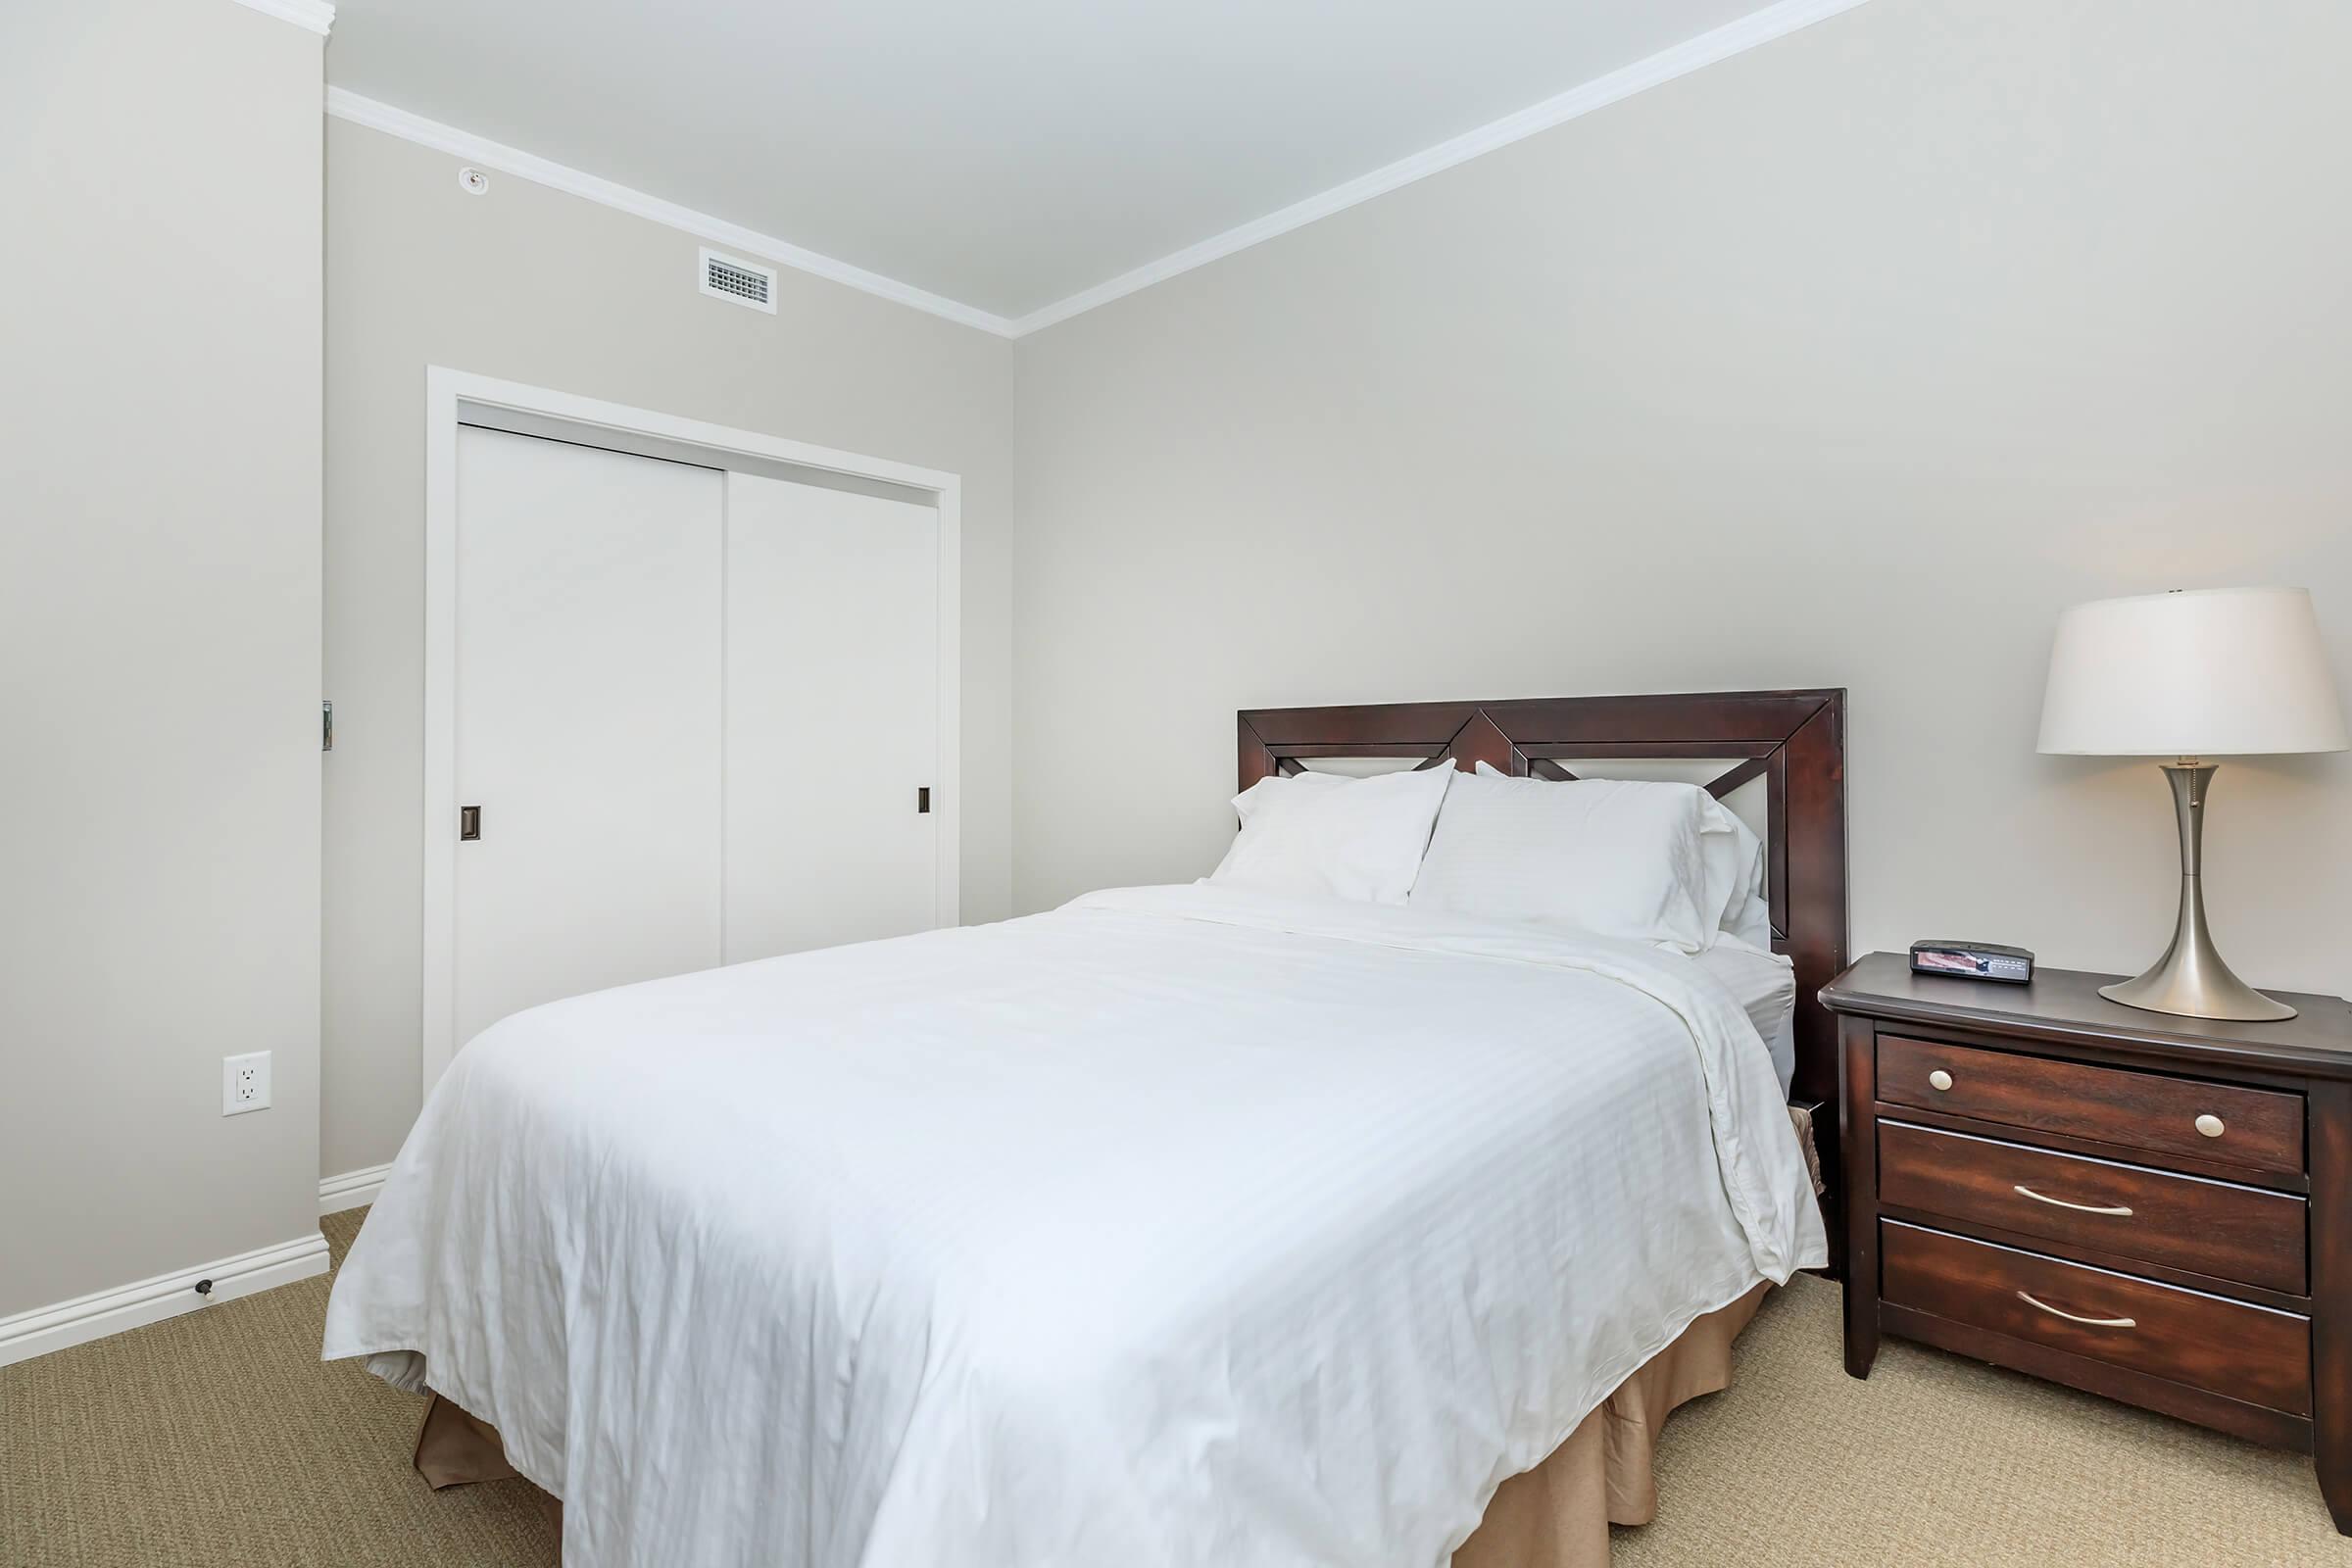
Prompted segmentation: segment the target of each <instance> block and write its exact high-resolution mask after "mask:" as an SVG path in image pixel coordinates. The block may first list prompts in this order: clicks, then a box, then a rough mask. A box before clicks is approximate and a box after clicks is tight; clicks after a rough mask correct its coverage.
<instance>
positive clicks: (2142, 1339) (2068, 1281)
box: [1879, 1220, 2311, 1415]
mask: <svg viewBox="0 0 2352 1568" xmlns="http://www.w3.org/2000/svg"><path fill="white" fill-rule="evenodd" d="M1879 1233H1880V1256H1881V1264H1882V1268H1883V1270H1884V1280H1885V1283H1884V1285H1883V1287H1882V1291H1881V1294H1882V1295H1883V1296H1884V1298H1885V1299H1887V1301H1889V1302H1891V1303H1893V1304H1894V1305H1897V1306H1907V1307H1910V1308H1912V1309H1914V1310H1916V1311H1921V1312H1928V1313H1932V1314H1934V1315H1936V1316H1937V1317H1942V1318H1949V1319H1951V1320H1953V1321H1955V1322H1960V1323H1967V1324H1972V1325H1974V1326H1976V1327H1978V1328H1981V1329H1988V1330H1990V1331H1991V1332H1993V1333H1995V1334H2003V1335H2007V1336H2008V1337H2009V1338H2011V1339H2015V1340H2024V1341H2028V1342H2030V1343H2032V1344H2035V1345H2043V1346H2047V1347H2049V1348H2052V1349H2057V1350H2065V1351H2068V1352H2070V1353H2072V1354H2075V1355H2080V1356H2086V1357H2089V1358H2090V1359H2092V1360H2096V1361H2104V1362H2106V1363H2108V1364H2109V1365H2112V1366H2119V1367H2126V1368H2129V1369H2131V1370H2132V1371H2135V1372H2141V1373H2145V1374H2147V1375H2148V1376H2150V1377H2158V1378H2163V1379H2166V1380H2168V1381H2170V1382H2173V1383H2180V1384H2184V1385H2186V1386H2188V1387H2190V1388H2195V1389H2202V1390H2205V1391H2206V1392H2208V1393H2212V1394H2219V1395H2222V1396H2224V1397H2228V1398H2231V1399H2238V1400H2242V1401H2244V1402H2246V1403H2249V1404H2258V1405H2262V1406H2265V1407H2267V1408H2269V1409H2273V1410H2280V1411H2284V1412H2286V1413H2287V1414H2290V1415H2308V1414H2309V1413H2310V1412H2311V1320H2310V1319H2309V1318H2306V1317H2302V1316H2299V1315H2298V1314H2296V1313H2293V1312H2279V1311H2274V1310H2272V1309H2271V1308H2269V1307H2262V1306H2249V1305H2247V1304H2246V1303H2244V1302H2242V1301H2231V1300H2225V1299H2223V1298H2221V1297H2218V1296H2207V1295H2205V1294H2204V1293H2203V1292H2200V1291H2184V1290H2178V1289H2176V1288H2174V1287H2173V1286H2170V1285H2158V1284H2157V1283H2155V1282H2154V1281H2153V1280H2143V1279H2136V1278H2133V1277H2132V1276H2131V1275H2129V1274H2115V1273H2110V1272H2108V1271H2107V1270H2105V1269H2095V1268H2088V1267H2085V1266H2083V1265H2082V1264H2080V1263H2069V1262H2065V1261H2063V1260H2061V1259H2059V1258H2054V1257H2044V1256H2042V1255H2041V1254H2039V1253H2037V1252H2024V1251H2019V1250H2017V1249H2015V1248H2009V1247H1995V1246H1993V1245H1992V1244H1990V1243H1989V1242H1972V1241H1970V1240H1968V1239H1967V1238H1965V1237H1960V1236H1947V1235H1945V1234H1944V1233H1943V1232H1941V1231H1931V1230H1922V1229H1920V1228H1919V1227H1917V1226H1914V1225H1905V1224H1903V1223H1901V1222H1900V1221H1897V1220H1885V1221H1882V1222H1881V1223H1880V1226H1879Z"/></svg>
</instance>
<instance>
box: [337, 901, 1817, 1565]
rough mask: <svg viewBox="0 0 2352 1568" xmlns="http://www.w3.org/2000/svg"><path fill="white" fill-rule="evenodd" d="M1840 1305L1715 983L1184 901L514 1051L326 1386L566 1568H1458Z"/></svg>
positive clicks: (443, 1098)
mask: <svg viewBox="0 0 2352 1568" xmlns="http://www.w3.org/2000/svg"><path fill="white" fill-rule="evenodd" d="M1823 1257H1824V1242H1823V1233H1822V1226H1821V1219H1820V1215H1819V1211H1818V1209H1817V1208H1816V1206H1815V1204H1814V1201H1813V1199H1812V1194H1811V1190H1810V1188H1809V1186H1808V1184H1807V1181H1806V1177H1805V1172H1804V1170H1803V1167H1802V1161H1801V1158H1800V1156H1799V1152H1798V1150H1797V1147H1796V1144H1795V1140H1794V1137H1793V1135H1792V1134H1791V1132H1790V1129H1789V1119H1788V1116H1787V1114H1786V1112H1785V1111H1784V1110H1783V1108H1782V1103H1781V1095H1780V1093H1779V1086H1778V1084H1777V1083H1776V1082H1775V1079H1774V1077H1773V1070H1772V1067H1771V1064H1770V1062H1769V1060H1768V1059H1767V1056H1766V1053H1765V1049H1764V1046H1763V1043H1762V1042H1761V1041H1760V1040H1759V1039H1758V1038H1757V1036H1756V1032H1755V1028H1754V1026H1753V1025H1752V1024H1750V1023H1749V1021H1748V1019H1747V1017H1746V1015H1745V1014H1744V1013H1743V1012H1742V1011H1741V1010H1740V1007H1739V1006H1738V1005H1736V1004H1735V1003H1734V1002H1733V1001H1732V1000H1731V998H1730V997H1729V996H1728V995H1726V994H1725V993H1724V992H1723V991H1722V990H1721V989H1720V988H1719V987H1717V986H1715V985H1714V984H1712V983H1711V982H1709V981H1707V980H1706V979H1705V977H1704V976H1703V975H1702V974H1701V973H1700V972H1699V971H1698V969H1697V968H1696V966H1694V965H1692V964H1691V963H1690V962H1689V960H1687V959H1683V958H1680V957H1677V956H1670V955H1664V954H1658V953H1654V952H1651V951H1649V950H1647V949H1644V948H1640V947H1635V946H1631V945H1627V944H1623V943H1612V942H1601V941H1595V940H1591V939H1581V938H1571V937H1568V936H1563V935H1559V934H1556V933H1545V932H1542V931H1538V930H1535V929H1533V928H1529V927H1525V926H1496V925H1482V924H1476V923H1471V922H1465V921H1461V920H1457V919H1450V918H1445V917H1433V916H1431V915H1429V914H1427V913H1419V914H1416V913H1413V912H1411V911H1408V910H1403V909H1389V908H1376V907H1368V906H1343V905H1337V904H1320V903H1306V902H1300V901H1294V900H1284V899H1276V898H1271V897H1267V896H1263V895H1250V894H1238V893H1233V892H1228V891H1222V890H1218V889H1213V888H1209V887H1205V886H1199V887H1184V888H1143V889H1130V890H1126V891H1121V892H1113V893H1100V894H1094V895H1090V896H1088V897H1086V898H1083V899H1080V900H1078V901H1077V902H1075V903H1074V904H1072V905H1070V906H1068V907H1065V908H1063V909H1060V910H1058V911H1056V912H1054V913H1052V914H1047V915H1040V916H1036V917H1033V918H1029V919H1023V920H1013V921H1008V922H1005V923H1004V924H1001V925H993V926H980V927H971V928H965V929H961V930H952V931H940V932H934V933H930V934H927V935H923V936H917V937H909V938H905V939H903V940H899V941H894V942H881V943H872V944H867V945H864V946H859V947H851V948H839V949H833V950H830V951H827V952H821V953H810V954H804V955H799V956H793V957H787V958H777V959H771V960H768V961H766V962H761V963H751V964H743V965H739V966H737V967H734V968H728V969H716V970H711V971H710V972H708V973H703V974H695V975H687V976H683V977H680V978H678V979H674V980H663V981H657V982H653V983H650V984H646V985H640V986H632V987H627V988H624V989H621V990H618V991H611V992H605V993H602V994H600V995H596V996H589V997H581V998H577V999H575V1000H572V1001H569V1002H562V1003H557V1004H554V1005H549V1006H545V1007H538V1008H534V1009H533V1010H531V1011H528V1012H524V1013H520V1014H517V1015H516V1016H515V1017H512V1018H509V1019H507V1020H506V1021H504V1022H503V1023H500V1024H498V1025H497V1026H496V1027H494V1028H492V1029H489V1030H487V1031H485V1032H484V1033H483V1034H482V1035H481V1036H480V1037H479V1038H478V1039H476V1040H475V1041H474V1042H473V1043H472V1044H471V1045H470V1046H468V1047H467V1048H466V1050H465V1051H464V1052H463V1053H461V1054H459V1056H458V1059H457V1062H456V1064H455V1065H454V1066H453V1067H452V1068H451V1070H450V1071H449V1073H448V1074H447V1075H446V1076H445V1077H444V1078H443V1080H442V1082H441V1084H440V1085H439V1087H438V1088H437V1089H436V1090H435V1091H434V1092H433V1095H432V1097H431V1099H430V1101H429V1103H427V1104H426V1105H425V1107H424V1113H423V1115H422V1116H421V1118H420V1119H419V1120H418V1122H417V1128H416V1130H415V1131H414V1132H413V1133H412V1134H411V1135H410V1137H409V1141H408V1145H407V1147H406V1148H404V1149H403V1150H402V1151H401V1153H400V1158H399V1160H398V1161H397V1162H396V1163H395V1165H394V1166H393V1169H392V1173H391V1176H390V1178H389V1180H388V1181H387V1182H386V1184H385V1187H384V1191H383V1195H382V1197H381V1198H380V1199H379V1200H378V1201H377V1202H376V1204H375V1208H374V1210H373V1212H372V1213H371V1214H370V1215H369V1216H368V1224H367V1227H366V1229H365V1230H364V1231H363V1232H362V1234H361V1236H360V1239H359V1241H358V1243H357V1245H355V1246H354V1247H353V1249H352V1251H351V1254H350V1256H349V1258H348V1259H347V1260H346V1261H345V1263H344V1265H343V1269H342V1273H341V1275H340V1277H339V1278H338V1279H337V1281H336V1283H335V1290H334V1298H333V1300H332V1303H331V1304H330V1306H329V1308H328V1313H327V1324H326V1343H325V1351H324V1353H325V1354H326V1355H327V1356H328V1357H330V1358H331V1357H339V1356H349V1355H359V1354H367V1353H374V1355H375V1359H374V1360H373V1362H372V1363H371V1365H372V1366H373V1367H374V1369H375V1370H377V1371H378V1372H380V1373H382V1374H383V1375H385V1376H387V1377H388V1378H390V1379H392V1380H393V1381H395V1382H398V1383H401V1384H403V1385H404V1386H407V1387H412V1388H414V1387H417V1386H419V1385H420V1384H422V1383H425V1382H429V1383H430V1384H431V1386H432V1387H434V1388H436V1389H438V1390H440V1391H441V1392H442V1393H444V1394H445V1395H447V1396H448V1397H451V1398H453V1399H455V1400H457V1401H458V1402H459V1403H460V1404H462V1405H463V1406H465V1407H466V1409H467V1410H470V1411H472V1412H473V1413H474V1414H476V1415H478V1416H481V1417H483V1418H484V1419H486V1420H489V1421H491V1422H494V1423H495V1424H496V1425H497V1426H498V1428H499V1430H500V1432H501V1433H502V1434H503V1435H504V1437H505V1440H506V1446H507V1451H508V1454H509V1456H510V1458H511V1459H512V1460H513V1462H514V1463H515V1467H516V1468H517V1469H519V1470H520V1471H522V1472H523V1474H525V1475H527V1476H529V1477H531V1478H532V1479H533V1480H535V1481H537V1482H539V1483H540V1484H541V1485H542V1486H545V1487H546V1488H547V1489H548V1490H550V1491H551V1492H554V1493H556V1494H557V1495H560V1496H562V1497H563V1498H564V1504H565V1506H564V1561H565V1562H566V1563H567V1564H569V1565H571V1568H596V1565H603V1564H619V1563H661V1564H681V1565H684V1564H692V1565H728V1564H752V1563H759V1564H779V1565H795V1568H800V1565H807V1568H817V1565H823V1568H834V1565H849V1564H864V1565H869V1568H882V1565H891V1568H896V1565H907V1568H951V1565H955V1568H962V1565H972V1568H1041V1565H1047V1564H1068V1565H1083V1568H1101V1565H1110V1564H1117V1565H1120V1568H1147V1565H1152V1564H1203V1565H1206V1564H1215V1565H1219V1568H1228V1565H1244V1564H1261V1563H1262V1564H1273V1563H1286V1564H1287V1563H1318V1564H1329V1563H1349V1564H1353V1563H1399V1564H1413V1565H1430V1564H1438V1563H1442V1562H1444V1561H1445V1559H1446V1556H1447V1555H1448V1554H1449V1553H1450V1552H1451V1550H1452V1549H1453V1547H1454V1546H1455V1545H1456V1544H1459V1543H1460V1542H1461V1541H1462V1539H1463V1538H1464V1537H1465V1536H1467V1535H1468V1534H1469V1532H1470V1531H1471V1529H1472V1528H1473V1527H1474V1526H1475V1525H1476V1524H1477V1522H1478V1519H1479V1516H1480V1514H1481V1513H1482V1511H1483V1510H1484V1508H1485V1506H1486V1503H1487V1500H1488V1498H1489V1497H1490V1496H1491V1495H1493V1493H1494V1490H1495V1487H1496V1486H1497V1485H1499V1484H1500V1483H1501V1482H1502V1481H1503V1480H1504V1479H1505V1478H1507V1477H1509V1476H1511V1475H1513V1474H1515V1473H1517V1472H1518V1471H1521V1470H1525V1469H1528V1468H1530V1467H1531V1466H1533V1465H1535V1464H1537V1463H1538V1462H1539V1461H1541V1460H1542V1459H1543V1458H1544V1456H1545V1455H1546V1454H1547V1453H1549V1452H1550V1450H1551V1449H1552V1448H1553V1447H1554V1446H1556V1445H1557V1444H1558V1443H1559V1442H1560V1440H1561V1439H1562V1438H1563V1437H1565V1436H1566V1434H1567V1433H1568V1432H1569V1431H1570V1430H1571V1429H1572V1428H1573V1427H1574V1426H1575V1425H1576V1423H1577V1422H1578V1420H1580V1419H1581V1418H1582V1417H1583V1416H1584V1415H1585V1413H1586V1412H1587V1411H1589V1410H1590V1409H1592V1408H1593V1406H1594V1405H1595V1404H1597V1403H1598V1402H1599V1401H1600V1400H1601V1399H1602V1398H1603V1397H1606V1396H1607V1395H1608V1393H1609V1392H1610V1391H1611V1390H1612V1389H1613V1388H1614V1387H1615V1386H1616V1385H1617V1383H1618V1382H1620V1381H1621V1380H1622V1379H1623V1378H1624V1377H1625V1375H1626V1374H1627V1373H1628V1372H1630V1371H1631V1370H1632V1369H1633V1368H1634V1367H1636V1366H1638V1365H1640V1364H1641V1363H1642V1361H1643V1360H1645V1359H1647V1358H1648V1357H1649V1356H1650V1355H1651V1354H1652V1353H1653V1352H1655V1351H1656V1350H1657V1349H1658V1348H1661V1347H1662V1346H1664V1345H1665V1344H1666V1343H1667V1342H1669V1341H1670V1340H1672V1339H1673V1338H1674V1337H1675V1336H1676V1335H1677V1334H1678V1333H1680V1332H1681V1331H1682V1329H1683V1328H1684V1327H1685V1326H1686V1325H1687V1324H1689V1323H1690V1322H1691V1319H1692V1318H1694V1317H1696V1316H1697V1315H1699V1314H1700V1313H1703V1312H1707V1311H1710V1310H1712V1309H1714V1308H1716V1307H1719V1306H1722V1305H1724V1304H1726V1303H1727V1302H1729V1301H1731V1300H1732V1299H1735V1298H1737V1297H1739V1296H1740V1295H1741V1294H1742V1293H1743V1292H1745V1291H1747V1290H1748V1289H1749V1288H1751V1287H1752V1286H1753V1285H1754V1284H1755V1282H1756V1281H1757V1280H1759V1279H1772V1280H1783V1279H1786V1278H1787V1277H1788V1276H1789V1273H1790V1271H1791V1270H1793V1269H1796V1268H1799V1267H1805V1266H1810V1265H1814V1264H1818V1263H1820V1262H1821V1261H1822V1260H1823Z"/></svg>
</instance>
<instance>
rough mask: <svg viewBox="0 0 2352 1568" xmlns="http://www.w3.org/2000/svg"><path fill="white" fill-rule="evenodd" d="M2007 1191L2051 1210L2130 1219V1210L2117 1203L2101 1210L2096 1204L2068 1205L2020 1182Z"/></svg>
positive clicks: (2061, 1199)
mask: <svg viewBox="0 0 2352 1568" xmlns="http://www.w3.org/2000/svg"><path fill="white" fill-rule="evenodd" d="M2009 1190H2010V1191H2011V1192H2013V1193H2017V1194H2020V1195H2022V1196H2024V1197H2026V1198H2031V1199H2032V1200H2034V1201H2035V1202H2036V1203H2047V1204H2049V1205H2050V1206H2051V1207H2052V1208H2071V1209H2073V1210H2074V1211H2075V1212H2076V1213H2078V1214H2113V1215H2116V1216H2117V1217H2118V1218H2121V1219H2130V1218H2131V1209H2129V1208H2127V1207H2125V1206H2124V1205H2123V1204H2121V1203H2118V1204H2117V1205H2116V1206H2115V1207H2113V1208H2101V1207H2100V1206H2099V1205H2098V1204H2096V1203H2070V1202H2068V1201H2066V1200H2065V1199H2063V1198H2049V1197H2045V1196H2044V1195H2042V1194H2040V1193H2037V1192H2035V1191H2034V1189H2033V1188H2031V1187H2028V1186H2026V1185H2025V1184H2024V1183H2022V1182H2021V1183H2019V1184H2018V1185H2017V1186H2015V1187H2012V1188H2010V1189H2009Z"/></svg>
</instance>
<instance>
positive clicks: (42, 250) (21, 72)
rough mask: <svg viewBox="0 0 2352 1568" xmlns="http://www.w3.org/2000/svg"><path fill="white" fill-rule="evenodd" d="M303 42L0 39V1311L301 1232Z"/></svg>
mask: <svg viewBox="0 0 2352 1568" xmlns="http://www.w3.org/2000/svg"><path fill="white" fill-rule="evenodd" d="M321 42H322V40H320V39H319V37H318V36H317V35H316V34H313V33H310V32H306V31H304V30H302V29H301V28H299V27H296V26H293V25H288V24H287V23H284V22H280V21H277V20H275V19H273V18H270V17H267V16H264V15H262V14H261V13H259V12H256V11H250V10H247V9H245V8H244V7H241V6H237V5H232V4H230V3H229V0H82V3H79V4H75V5H23V6H12V7H10V8H9V11H8V18H7V22H6V24H5V36H4V38H0V190H4V191H6V192H7V202H8V213H7V218H6V220H5V221H0V277H4V278H6V279H7V286H8V293H9V298H8V301H7V304H6V306H5V308H0V509H4V510H5V515H4V517H0V1073H4V1074H5V1087H0V1194H6V1195H7V1199H6V1201H5V1203H0V1316H5V1315H7V1314H9V1313H12V1312H16V1311H22V1310H24V1309H25V1308H28V1307H35V1306H45V1305H49V1304H51V1303H54V1302H58V1301H62V1300H65V1299H71V1298H73V1297H76V1296H81V1295H85V1294H87V1293H89V1292H92V1291H97V1290H103V1289H108V1288H111V1287H114V1286H119V1285H123V1284H127V1283H129V1282H131V1281H134V1280H138V1279H143V1278H146V1277H148V1276H150V1275H155V1274H161V1273H166V1272H170V1271H172V1270H176V1269H179V1268H184V1267H188V1266H192V1265H195V1264H200V1263H206V1262H211V1261H213V1260H215V1259H218V1258H222V1257H226V1256H229V1255H232V1254H234V1253H237V1252H242V1251H247V1250H252V1249H254V1248H259V1247H266V1246H270V1245H272V1244H275V1243H280V1242H287V1241H292V1240H295V1239H297V1238H300V1237H301V1236H303V1235H304V1234H306V1233H309V1232H314V1231H315V1229H316V1226H317V1223H318V1185H317V1184H318V1174H317V1173H318V1169H319V1092H318V1081H319V1080H318V1068H319V90H320V87H319V65H320V45H321ZM255 1050H268V1051H270V1053H271V1054H272V1058H273V1059H272V1066H273V1068H274V1074H273V1076H274V1080H275V1082H274V1085H273V1099H274V1105H273V1107H272V1108H270V1109H269V1110H265V1111H256V1112H252V1113H249V1114H246V1115H242V1116H237V1117H233V1118H225V1119H224V1118H223V1117H222V1116H221V1057H222V1056H223V1055H227V1054H233V1053H241V1052H247V1051H255Z"/></svg>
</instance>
